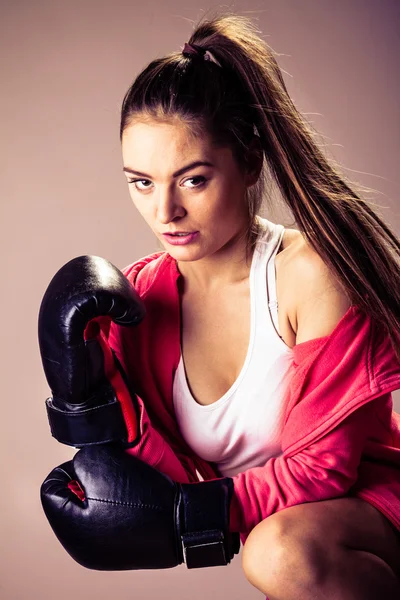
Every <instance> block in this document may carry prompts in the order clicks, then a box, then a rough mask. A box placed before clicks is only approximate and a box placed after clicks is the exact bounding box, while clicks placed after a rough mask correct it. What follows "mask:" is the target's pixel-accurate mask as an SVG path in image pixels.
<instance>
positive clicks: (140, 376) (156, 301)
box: [108, 252, 400, 543]
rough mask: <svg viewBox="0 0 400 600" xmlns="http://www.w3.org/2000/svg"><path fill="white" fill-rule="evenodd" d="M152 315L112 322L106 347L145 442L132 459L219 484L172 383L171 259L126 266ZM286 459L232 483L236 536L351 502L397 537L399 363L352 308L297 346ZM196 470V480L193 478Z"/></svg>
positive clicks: (174, 304)
mask: <svg viewBox="0 0 400 600" xmlns="http://www.w3.org/2000/svg"><path fill="white" fill-rule="evenodd" d="M123 272H124V275H125V276H126V277H127V278H128V280H129V281H130V282H131V283H132V285H134V287H135V288H136V290H137V291H138V293H139V295H140V296H141V298H142V300H143V302H144V304H145V307H146V311H147V315H146V317H145V319H144V320H143V321H142V323H140V325H138V326H137V327H134V328H127V327H121V326H118V325H116V324H114V323H111V325H110V330H109V335H108V341H109V344H110V346H111V347H112V348H113V349H114V351H115V353H116V355H117V357H118V359H119V360H120V362H121V364H122V366H123V367H124V369H125V372H126V374H127V375H128V378H129V380H130V382H131V383H132V385H133V387H134V390H135V391H136V393H137V395H138V402H139V407H140V432H141V440H140V442H139V444H138V445H137V446H135V447H134V448H131V449H129V452H130V453H131V454H133V455H134V456H136V457H138V458H140V459H141V460H143V461H145V462H147V463H148V464H150V465H152V466H153V467H155V468H157V469H158V470H160V471H162V472H163V473H166V474H167V475H169V476H170V477H171V478H172V479H174V480H175V481H178V482H180V483H190V482H192V483H195V482H198V481H201V479H199V477H198V473H199V474H200V476H201V478H203V479H204V480H208V479H218V478H221V477H222V475H221V474H220V473H219V472H218V469H217V467H216V465H215V464H214V463H209V462H207V461H205V460H203V459H201V458H200V457H198V456H197V455H196V454H195V453H194V452H193V451H192V450H191V448H190V447H189V446H188V445H187V443H186V442H185V440H184V439H183V438H182V436H181V434H180V431H179V428H178V425H177V422H176V419H175V414H174V408H173V401H172V384H173V377H174V372H175V370H176V368H177V366H178V363H179V359H180V301H179V292H178V285H177V284H178V278H179V277H180V273H179V271H178V268H177V265H176V261H175V260H174V259H173V258H172V257H171V256H170V255H169V254H168V253H166V252H157V253H155V254H151V255H149V256H147V257H145V258H143V259H141V260H139V261H137V262H135V263H133V264H131V265H129V266H128V267H126V268H125V269H124V270H123ZM293 358H294V360H293V365H292V373H291V378H290V384H289V385H288V390H287V397H286V398H285V406H286V413H285V419H284V428H283V433H282V454H281V455H280V456H278V457H276V458H270V459H269V460H268V461H267V462H266V463H265V464H264V465H261V466H259V467H254V468H250V469H248V470H246V471H244V472H242V473H238V474H237V475H236V476H234V477H233V478H232V479H233V482H234V495H233V498H232V502H231V512H230V530H231V531H239V532H240V534H241V535H240V538H241V541H242V543H244V542H245V540H246V539H247V536H248V534H249V533H250V531H251V529H252V528H253V527H255V525H257V524H258V523H259V522H260V521H262V520H263V519H265V518H266V517H268V516H269V515H272V514H274V513H276V512H278V511H280V510H282V509H285V508H288V507H290V506H293V505H297V504H301V503H305V502H313V501H318V500H324V499H330V498H336V497H340V496H345V495H354V496H357V497H359V498H362V499H363V500H366V501H367V502H369V503H370V504H372V505H373V506H375V507H376V508H377V509H379V510H380V511H381V512H382V513H383V514H384V515H385V516H386V517H387V518H388V519H389V520H390V521H391V522H392V523H393V524H394V526H395V527H396V528H397V529H399V530H400V415H399V414H397V413H395V412H393V403H392V395H391V392H392V391H393V390H396V389H399V388H400V363H399V362H398V360H397V359H396V356H395V354H394V351H393V348H392V346H391V343H390V340H389V338H388V337H387V336H384V335H383V333H382V331H381V328H380V327H379V326H378V325H377V324H376V323H375V322H374V321H372V320H371V319H370V318H369V317H368V316H367V315H366V314H365V313H363V312H362V311H361V310H360V309H359V308H358V307H356V306H351V307H350V308H349V309H348V311H347V312H346V314H345V315H344V316H343V317H342V319H341V320H340V321H339V323H338V324H337V326H336V327H335V329H334V331H333V332H332V333H331V334H330V335H328V336H325V337H322V338H316V339H314V340H310V341H307V342H303V343H301V344H297V345H296V346H294V348H293ZM196 471H197V472H196Z"/></svg>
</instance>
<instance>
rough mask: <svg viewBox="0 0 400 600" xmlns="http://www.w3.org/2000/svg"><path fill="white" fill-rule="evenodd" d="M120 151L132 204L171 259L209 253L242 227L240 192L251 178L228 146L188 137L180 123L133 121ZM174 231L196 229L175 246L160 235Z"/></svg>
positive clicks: (191, 258) (244, 220)
mask: <svg viewBox="0 0 400 600" xmlns="http://www.w3.org/2000/svg"><path fill="white" fill-rule="evenodd" d="M122 155H123V165H124V172H125V175H126V177H127V181H128V185H129V191H130V195H131V198H132V200H133V203H134V205H135V206H136V208H137V209H138V211H139V212H140V214H141V215H142V217H143V218H144V220H145V221H146V223H147V224H148V225H149V227H150V228H151V229H152V230H153V232H154V233H155V235H156V236H157V238H158V239H159V240H160V241H161V243H162V244H163V246H164V248H165V250H166V251H167V252H168V253H169V254H171V256H173V258H175V259H176V260H180V261H195V260H199V259H201V258H204V257H209V256H211V255H213V254H215V253H217V252H218V251H220V250H221V249H222V248H224V247H225V246H226V245H227V244H228V243H229V242H230V241H231V240H232V239H233V238H235V237H236V236H237V235H238V234H241V233H243V231H244V230H245V228H246V226H247V218H248V217H247V207H246V202H245V191H246V187H247V186H248V185H249V184H252V183H254V181H251V182H250V181H248V177H247V176H245V175H244V174H243V173H242V172H241V171H240V170H239V168H238V165H237V163H236V161H235V160H234V158H233V155H232V152H231V150H230V149H229V148H214V147H213V146H212V143H211V139H210V138H209V136H207V135H204V136H202V138H201V139H195V138H193V137H191V136H190V132H189V130H188V129H187V127H186V126H185V125H184V124H183V123H182V122H179V121H177V122H176V123H175V122H173V123H172V122H171V123H170V122H168V123H160V122H156V121H146V122H141V121H137V122H134V123H133V124H131V125H130V126H128V127H127V128H126V129H125V131H124V134H123V138H122ZM175 232H197V233H196V235H195V236H194V237H193V236H192V239H191V240H190V241H189V242H187V243H184V244H182V245H174V244H173V243H172V242H173V241H174V240H176V239H177V238H176V237H175V238H172V239H171V238H170V239H168V238H166V237H164V234H166V233H175ZM183 241H185V240H183Z"/></svg>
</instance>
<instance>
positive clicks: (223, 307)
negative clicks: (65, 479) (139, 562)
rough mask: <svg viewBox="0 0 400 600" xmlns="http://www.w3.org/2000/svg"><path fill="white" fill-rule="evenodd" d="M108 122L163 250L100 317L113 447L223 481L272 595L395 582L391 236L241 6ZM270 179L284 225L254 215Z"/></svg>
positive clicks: (150, 77)
mask: <svg viewBox="0 0 400 600" xmlns="http://www.w3.org/2000/svg"><path fill="white" fill-rule="evenodd" d="M120 133H121V142H122V153H123V165H124V167H123V169H124V172H125V174H126V177H127V181H128V185H129V190H130V194H131V197H132V200H133V203H134V205H135V206H136V208H137V209H138V211H139V212H140V214H141V215H142V217H143V218H144V219H145V221H146V223H147V224H148V225H149V226H150V228H151V229H152V231H153V232H154V233H155V235H156V236H157V238H158V239H159V240H160V242H161V243H162V246H163V248H164V250H163V251H161V252H158V253H155V254H153V255H151V256H148V257H145V258H144V259H142V260H140V261H137V262H135V263H133V264H132V265H130V266H129V267H127V268H126V269H125V270H124V274H125V275H126V277H127V278H128V279H129V280H130V281H131V282H132V283H133V284H134V285H135V287H136V289H137V290H138V291H139V294H140V296H141V297H142V299H143V300H144V302H145V304H146V309H147V318H146V319H145V320H144V321H143V323H142V324H140V326H138V327H137V328H135V329H134V330H132V329H127V328H123V327H119V326H117V325H114V324H112V325H111V329H110V334H109V343H110V345H111V346H112V347H113V349H114V351H115V353H116V355H117V357H118V358H119V360H120V362H121V363H122V365H123V367H124V368H125V371H126V373H128V375H129V377H130V379H131V381H132V382H133V384H134V389H135V391H137V393H138V395H139V396H140V397H141V398H143V399H144V404H145V410H146V412H145V410H144V408H143V413H142V417H141V425H142V430H143V431H144V432H152V433H151V434H149V435H148V439H146V441H145V443H144V444H142V445H141V446H140V450H139V449H138V447H135V448H131V449H130V452H131V453H132V454H136V455H137V456H140V458H142V459H143V460H145V461H146V460H147V461H148V462H149V464H151V465H153V466H155V467H157V469H159V470H160V471H164V472H165V473H168V474H169V475H170V476H171V477H172V478H173V479H175V481H189V482H195V481H199V476H200V477H202V478H203V479H212V478H213V477H218V476H221V475H222V476H229V477H232V478H233V481H234V484H235V495H234V496H233V499H232V510H231V523H230V525H231V530H232V531H239V532H241V534H242V541H243V542H245V543H244V548H243V554H242V565H243V570H244V573H245V575H246V577H247V578H248V580H249V582H250V583H251V584H252V585H254V586H255V587H256V588H258V589H259V590H260V591H262V592H263V593H265V594H268V596H269V598H270V599H271V600H275V599H279V600H284V599H285V600H289V599H293V600H294V599H297V598H318V599H320V598H321V599H322V598H323V599H324V600H326V599H328V598H329V599H330V598H331V599H339V598H340V599H341V600H344V599H347V598H349V599H350V598H351V599H352V600H356V599H360V600H361V599H362V600H367V599H377V598H385V599H387V600H394V599H395V598H398V597H399V594H400V533H399V529H400V489H399V483H398V481H399V469H400V457H399V455H400V421H399V416H398V415H396V414H395V413H393V412H392V397H391V392H392V391H393V390H395V389H398V388H400V350H399V348H400V344H399V341H400V323H399V316H400V310H399V303H400V285H399V283H400V276H399V269H398V259H399V254H400V253H399V250H400V244H399V241H398V240H397V239H396V237H395V235H394V234H393V233H392V232H391V231H390V229H389V228H388V227H387V226H386V225H385V224H384V223H383V222H382V221H381V219H380V218H379V217H378V216H377V215H376V214H375V212H374V211H373V210H372V209H371V207H370V206H369V205H368V204H367V203H366V202H365V201H364V200H363V199H362V198H360V197H359V195H358V194H357V193H356V192H355V191H354V189H353V188H352V187H351V185H350V184H349V183H347V182H345V180H344V178H343V176H342V175H340V174H339V172H338V170H337V169H336V168H335V166H334V165H333V163H332V162H329V161H328V159H327V158H326V157H325V156H324V155H323V153H322V151H321V149H320V148H319V147H318V146H317V144H316V142H315V140H314V139H313V134H312V132H311V130H310V128H309V126H308V125H307V124H306V123H305V122H304V121H303V119H302V117H301V115H300V114H299V113H298V112H297V110H296V108H295V107H294V105H293V103H292V101H291V100H290V98H289V96H288V94H287V91H286V88H285V85H284V82H283V79H282V76H281V72H280V70H279V67H278V66H277V63H276V61H275V59H274V57H273V53H272V51H271V49H270V48H269V47H268V46H267V44H266V43H265V42H264V41H263V40H262V39H261V38H260V37H259V36H258V35H257V33H256V31H255V29H254V27H253V26H252V24H251V22H250V21H248V20H247V19H246V18H243V17H239V16H220V17H216V18H214V19H211V20H209V21H204V22H202V23H200V24H199V25H198V27H197V28H196V29H195V31H194V32H193V34H192V36H191V38H190V40H189V42H188V43H187V44H185V46H184V48H183V51H182V53H175V54H171V55H169V56H167V57H165V58H161V59H157V60H155V61H153V62H152V63H151V64H150V65H149V66H148V67H147V68H145V69H144V71H143V72H142V73H141V74H140V75H139V76H138V77H137V79H136V80H135V82H134V83H133V84H132V86H131V88H130V89H129V90H128V92H127V94H126V96H125V98H124V102H123V107H122V118H121V130H120ZM272 181H274V182H275V183H277V185H278V187H279V190H280V192H281V194H282V198H283V200H284V201H285V203H286V204H287V206H288V207H289V209H290V210H291V211H292V213H293V215H294V218H295V221H296V223H297V225H298V229H286V228H284V227H283V226H282V225H279V224H275V223H273V222H271V221H270V220H268V219H262V218H261V217H260V216H259V215H258V213H259V210H260V206H261V201H262V198H263V196H264V194H265V189H266V183H267V182H272ZM141 406H142V407H143V406H144V405H143V404H142V405H141ZM150 419H151V423H152V424H153V426H154V431H153V430H152V429H151V427H150V425H149V424H150ZM160 433H161V434H162V435H163V441H162V442H159V440H160V439H161V438H160ZM154 436H155V437H154ZM158 444H159V445H158ZM160 448H161V449H160ZM166 448H168V450H166ZM140 452H141V454H140ZM146 452H147V454H146ZM168 452H171V453H173V454H171V453H170V454H168ZM173 457H174V458H173ZM174 461H175V462H174ZM396 482H397V483H396Z"/></svg>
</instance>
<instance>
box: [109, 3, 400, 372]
mask: <svg viewBox="0 0 400 600" xmlns="http://www.w3.org/2000/svg"><path fill="white" fill-rule="evenodd" d="M188 43H189V44H195V45H197V46H200V47H201V48H202V49H204V50H209V51H210V52H211V53H212V56H213V57H214V58H215V59H216V60H217V61H218V62H219V63H220V64H219V65H218V64H216V63H215V62H213V61H210V60H204V58H203V57H202V56H201V55H198V56H196V55H195V56H184V55H183V54H182V53H181V52H175V53H172V54H169V55H167V56H165V57H163V58H159V59H156V60H154V61H152V62H151V63H150V64H149V65H148V66H147V67H146V68H145V69H144V70H143V71H142V72H141V73H140V74H139V75H138V76H137V78H136V79H135V81H134V82H133V84H132V85H131V87H130V88H129V90H128V91H127V93H126V95H125V97H124V100H123V104H122V111H121V125H120V138H121V140H122V136H123V132H124V130H125V128H126V127H127V126H129V124H130V123H131V122H132V120H133V119H134V118H135V117H136V116H139V117H140V118H141V119H142V118H147V117H148V118H154V119H160V120H164V119H165V120H168V119H171V118H176V117H177V118H179V119H180V120H182V121H183V122H185V123H186V124H187V125H188V127H189V129H190V131H191V133H192V134H193V136H194V137H196V136H201V135H202V132H204V131H207V132H208V133H209V134H210V135H211V138H212V139H213V141H214V143H215V144H216V145H217V146H218V145H222V146H229V147H230V148H231V149H232V152H233V154H234V156H235V158H236V160H237V161H238V164H239V165H240V166H242V167H246V164H247V161H248V149H249V146H250V142H251V140H252V138H254V136H255V135H256V136H258V138H259V142H260V145H261V147H262V150H263V154H264V159H263V160H264V163H263V170H262V172H261V175H260V177H259V180H258V182H257V184H255V185H254V186H252V187H251V189H250V190H249V192H248V195H247V203H248V213H249V221H248V222H249V226H248V230H247V232H246V248H247V250H250V248H252V247H253V244H254V240H255V238H256V236H257V219H256V216H257V214H258V213H259V211H260V208H261V206H262V203H263V199H265V195H264V192H265V188H266V185H268V182H271V181H274V182H275V183H276V184H277V186H278V189H279V191H280V193H281V196H282V199H283V201H284V203H285V204H286V205H287V207H288V208H289V209H290V211H291V213H292V214H293V217H294V220H295V223H296V224H297V228H298V229H299V231H301V232H302V234H303V235H304V237H305V238H306V240H307V242H308V243H309V244H310V245H311V246H312V247H313V248H314V250H315V251H316V252H317V253H318V254H319V255H320V256H321V258H322V259H323V261H324V262H325V263H326V264H327V265H328V266H329V267H330V269H331V270H332V272H333V273H334V275H335V276H336V278H337V280H338V282H339V283H340V284H341V285H342V287H343V288H344V290H345V291H346V293H347V295H348V297H349V299H350V301H351V302H352V304H354V305H357V306H359V307H360V308H361V309H362V310H363V311H365V312H366V313H367V314H369V315H370V316H371V317H372V318H373V319H374V320H376V321H377V322H379V323H380V325H381V326H382V327H383V328H384V330H385V332H386V334H387V335H389V337H390V340H391V342H392V344H393V348H394V351H395V353H396V356H397V358H398V359H399V361H400V269H399V257H400V241H399V239H398V238H397V237H396V235H395V234H394V232H393V231H392V230H391V229H390V228H389V226H388V225H387V224H385V223H384V221H383V220H382V218H381V216H379V214H378V212H377V210H376V209H375V208H373V205H372V203H371V202H369V201H367V200H366V199H365V198H363V197H362V191H363V190H367V188H362V187H361V186H359V185H356V184H354V183H351V182H350V181H348V179H347V178H346V177H345V176H344V175H343V174H342V173H341V172H340V169H339V166H338V164H337V163H336V162H335V161H334V159H333V158H331V157H329V158H328V157H327V156H326V155H325V154H324V152H323V148H322V144H320V143H319V142H317V141H316V136H315V133H314V130H313V128H312V127H311V126H310V124H309V123H308V122H307V121H306V120H305V119H304V117H303V116H302V115H301V114H300V113H299V111H298V110H297V109H296V107H295V106H294V104H293V101H292V100H291V98H290V96H289V94H288V92H287V89H286V86H285V83H284V80H283V77H282V73H281V70H280V68H279V66H278V64H277V61H276V59H275V57H274V54H273V51H272V49H271V48H270V47H269V46H268V44H267V43H266V42H265V41H264V40H263V39H262V38H261V37H260V36H259V34H258V31H257V29H256V28H255V25H254V24H253V23H252V21H251V20H250V19H248V18H247V17H244V16H240V15H234V14H217V15H216V16H214V17H212V18H207V19H206V18H204V19H203V20H201V21H200V22H199V24H198V25H197V26H196V27H195V29H194V31H193V33H192V35H191V36H190V39H189V40H188Z"/></svg>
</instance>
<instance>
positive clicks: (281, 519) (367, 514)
mask: <svg viewBox="0 0 400 600" xmlns="http://www.w3.org/2000/svg"><path fill="white" fill-rule="evenodd" d="M290 538H292V539H296V540H301V539H304V540H312V542H313V543H315V546H316V547H318V544H320V547H321V550H323V549H324V548H325V549H328V548H329V547H332V548H337V547H339V548H340V547H342V548H347V549H350V550H362V551H364V552H370V553H372V554H374V555H376V556H378V557H379V558H380V559H382V560H383V561H385V562H386V563H387V564H388V565H389V566H390V568H391V569H392V570H393V572H394V573H396V575H397V576H398V577H399V578H400V532H399V531H398V530H397V529H396V528H395V527H394V526H393V525H392V523H391V522H390V521H389V520H388V519H387V518H386V517H385V516H384V515H383V514H382V513H381V512H380V511H379V510H378V509H376V508H375V507H374V506H372V505H371V504H369V503H368V502H365V501H364V500H361V499H360V498H356V497H349V496H346V497H343V498H334V499H332V500H322V501H320V502H309V503H305V504H299V505H296V506H292V507H290V508H286V509H284V510H282V511H280V512H278V513H275V514H274V515H271V516H270V517H268V518H267V519H265V520H264V521H262V522H261V523H259V524H258V525H257V526H256V527H255V528H254V529H253V530H252V532H251V533H250V535H249V537H248V539H247V540H246V543H245V547H244V550H243V553H245V550H246V545H247V543H248V542H250V545H251V546H253V550H252V554H253V556H254V555H255V554H254V548H255V549H256V552H257V549H258V548H260V550H261V548H263V550H264V552H265V548H266V547H267V548H268V547H272V548H273V545H272V546H271V545H270V542H271V541H272V540H275V541H277V540H281V539H283V540H285V539H286V540H288V539H289V540H290ZM265 544H268V545H267V546H266V545H265Z"/></svg>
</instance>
